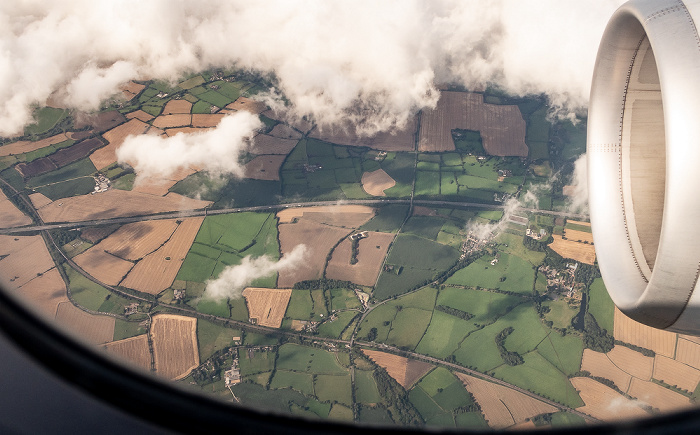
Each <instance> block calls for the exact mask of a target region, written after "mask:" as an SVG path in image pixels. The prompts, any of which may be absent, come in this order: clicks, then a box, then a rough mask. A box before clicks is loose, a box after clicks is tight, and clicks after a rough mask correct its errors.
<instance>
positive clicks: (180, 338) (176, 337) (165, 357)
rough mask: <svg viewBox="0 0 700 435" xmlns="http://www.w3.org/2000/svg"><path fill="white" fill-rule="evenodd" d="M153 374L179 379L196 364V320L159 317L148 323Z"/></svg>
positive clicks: (197, 359) (163, 315) (197, 355)
mask: <svg viewBox="0 0 700 435" xmlns="http://www.w3.org/2000/svg"><path fill="white" fill-rule="evenodd" d="M151 337H152V340H153V358H154V361H155V369H156V373H158V374H159V375H161V376H163V377H165V378H167V379H173V380H177V379H181V378H183V377H185V376H187V375H188V374H189V373H190V372H191V371H192V369H194V368H196V367H197V366H198V365H199V350H198V348H197V319H195V318H192V317H183V316H176V315H172V314H159V315H157V316H153V323H152V324H151Z"/></svg>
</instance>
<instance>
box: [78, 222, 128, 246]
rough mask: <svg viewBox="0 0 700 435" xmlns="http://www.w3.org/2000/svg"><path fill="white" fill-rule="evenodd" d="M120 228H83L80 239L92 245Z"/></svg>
mask: <svg viewBox="0 0 700 435" xmlns="http://www.w3.org/2000/svg"><path fill="white" fill-rule="evenodd" d="M118 228H119V225H105V226H102V227H92V228H83V229H82V230H80V237H81V238H82V239H85V240H87V241H88V242H90V243H97V242H99V241H100V240H102V239H104V238H105V237H107V236H108V235H110V234H112V233H113V232H114V231H116V230H117V229H118Z"/></svg>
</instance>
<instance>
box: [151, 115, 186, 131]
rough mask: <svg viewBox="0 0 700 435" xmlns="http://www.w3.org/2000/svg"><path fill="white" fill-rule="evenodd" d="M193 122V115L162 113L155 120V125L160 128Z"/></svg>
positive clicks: (183, 125)
mask: <svg viewBox="0 0 700 435" xmlns="http://www.w3.org/2000/svg"><path fill="white" fill-rule="evenodd" d="M191 124H192V115H190V114H189V113H187V114H184V113H179V114H176V115H160V116H157V117H156V119H154V120H153V126H154V127H158V128H173V127H185V126H188V125H191Z"/></svg>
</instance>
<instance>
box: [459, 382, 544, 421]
mask: <svg viewBox="0 0 700 435" xmlns="http://www.w3.org/2000/svg"><path fill="white" fill-rule="evenodd" d="M455 375H457V377H458V378H459V379H460V380H461V381H462V383H463V384H464V386H465V388H466V389H467V391H469V392H470V393H472V394H473V395H474V399H476V402H477V403H478V404H479V405H480V406H481V412H483V413H484V417H485V418H486V421H488V423H489V426H490V427H492V428H494V429H500V428H505V427H508V426H512V425H513V424H518V423H522V422H524V421H525V420H526V419H529V418H532V417H534V416H536V415H539V414H544V413H548V412H556V411H557V409H556V408H555V407H553V406H552V405H548V404H546V403H544V402H540V401H539V400H537V399H533V398H532V397H529V396H526V395H525V394H523V393H520V392H518V391H515V390H511V389H510V388H508V387H504V386H502V385H498V384H494V383H492V382H488V381H484V380H482V379H478V378H475V377H473V376H469V375H465V374H464V373H455Z"/></svg>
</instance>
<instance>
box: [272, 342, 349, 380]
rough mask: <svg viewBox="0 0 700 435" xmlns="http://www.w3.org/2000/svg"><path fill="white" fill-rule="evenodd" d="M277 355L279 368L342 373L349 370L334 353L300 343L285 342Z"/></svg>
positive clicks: (320, 372)
mask: <svg viewBox="0 0 700 435" xmlns="http://www.w3.org/2000/svg"><path fill="white" fill-rule="evenodd" d="M278 353H279V355H278V357H277V369H278V370H290V371H297V372H306V373H315V374H331V375H336V374H337V375H342V374H345V373H347V370H346V369H344V368H343V367H341V366H340V365H338V361H337V360H336V358H335V355H333V353H331V352H328V351H325V350H322V349H318V348H314V347H307V346H301V345H298V344H285V345H283V346H281V347H280V348H279V351H278Z"/></svg>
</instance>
